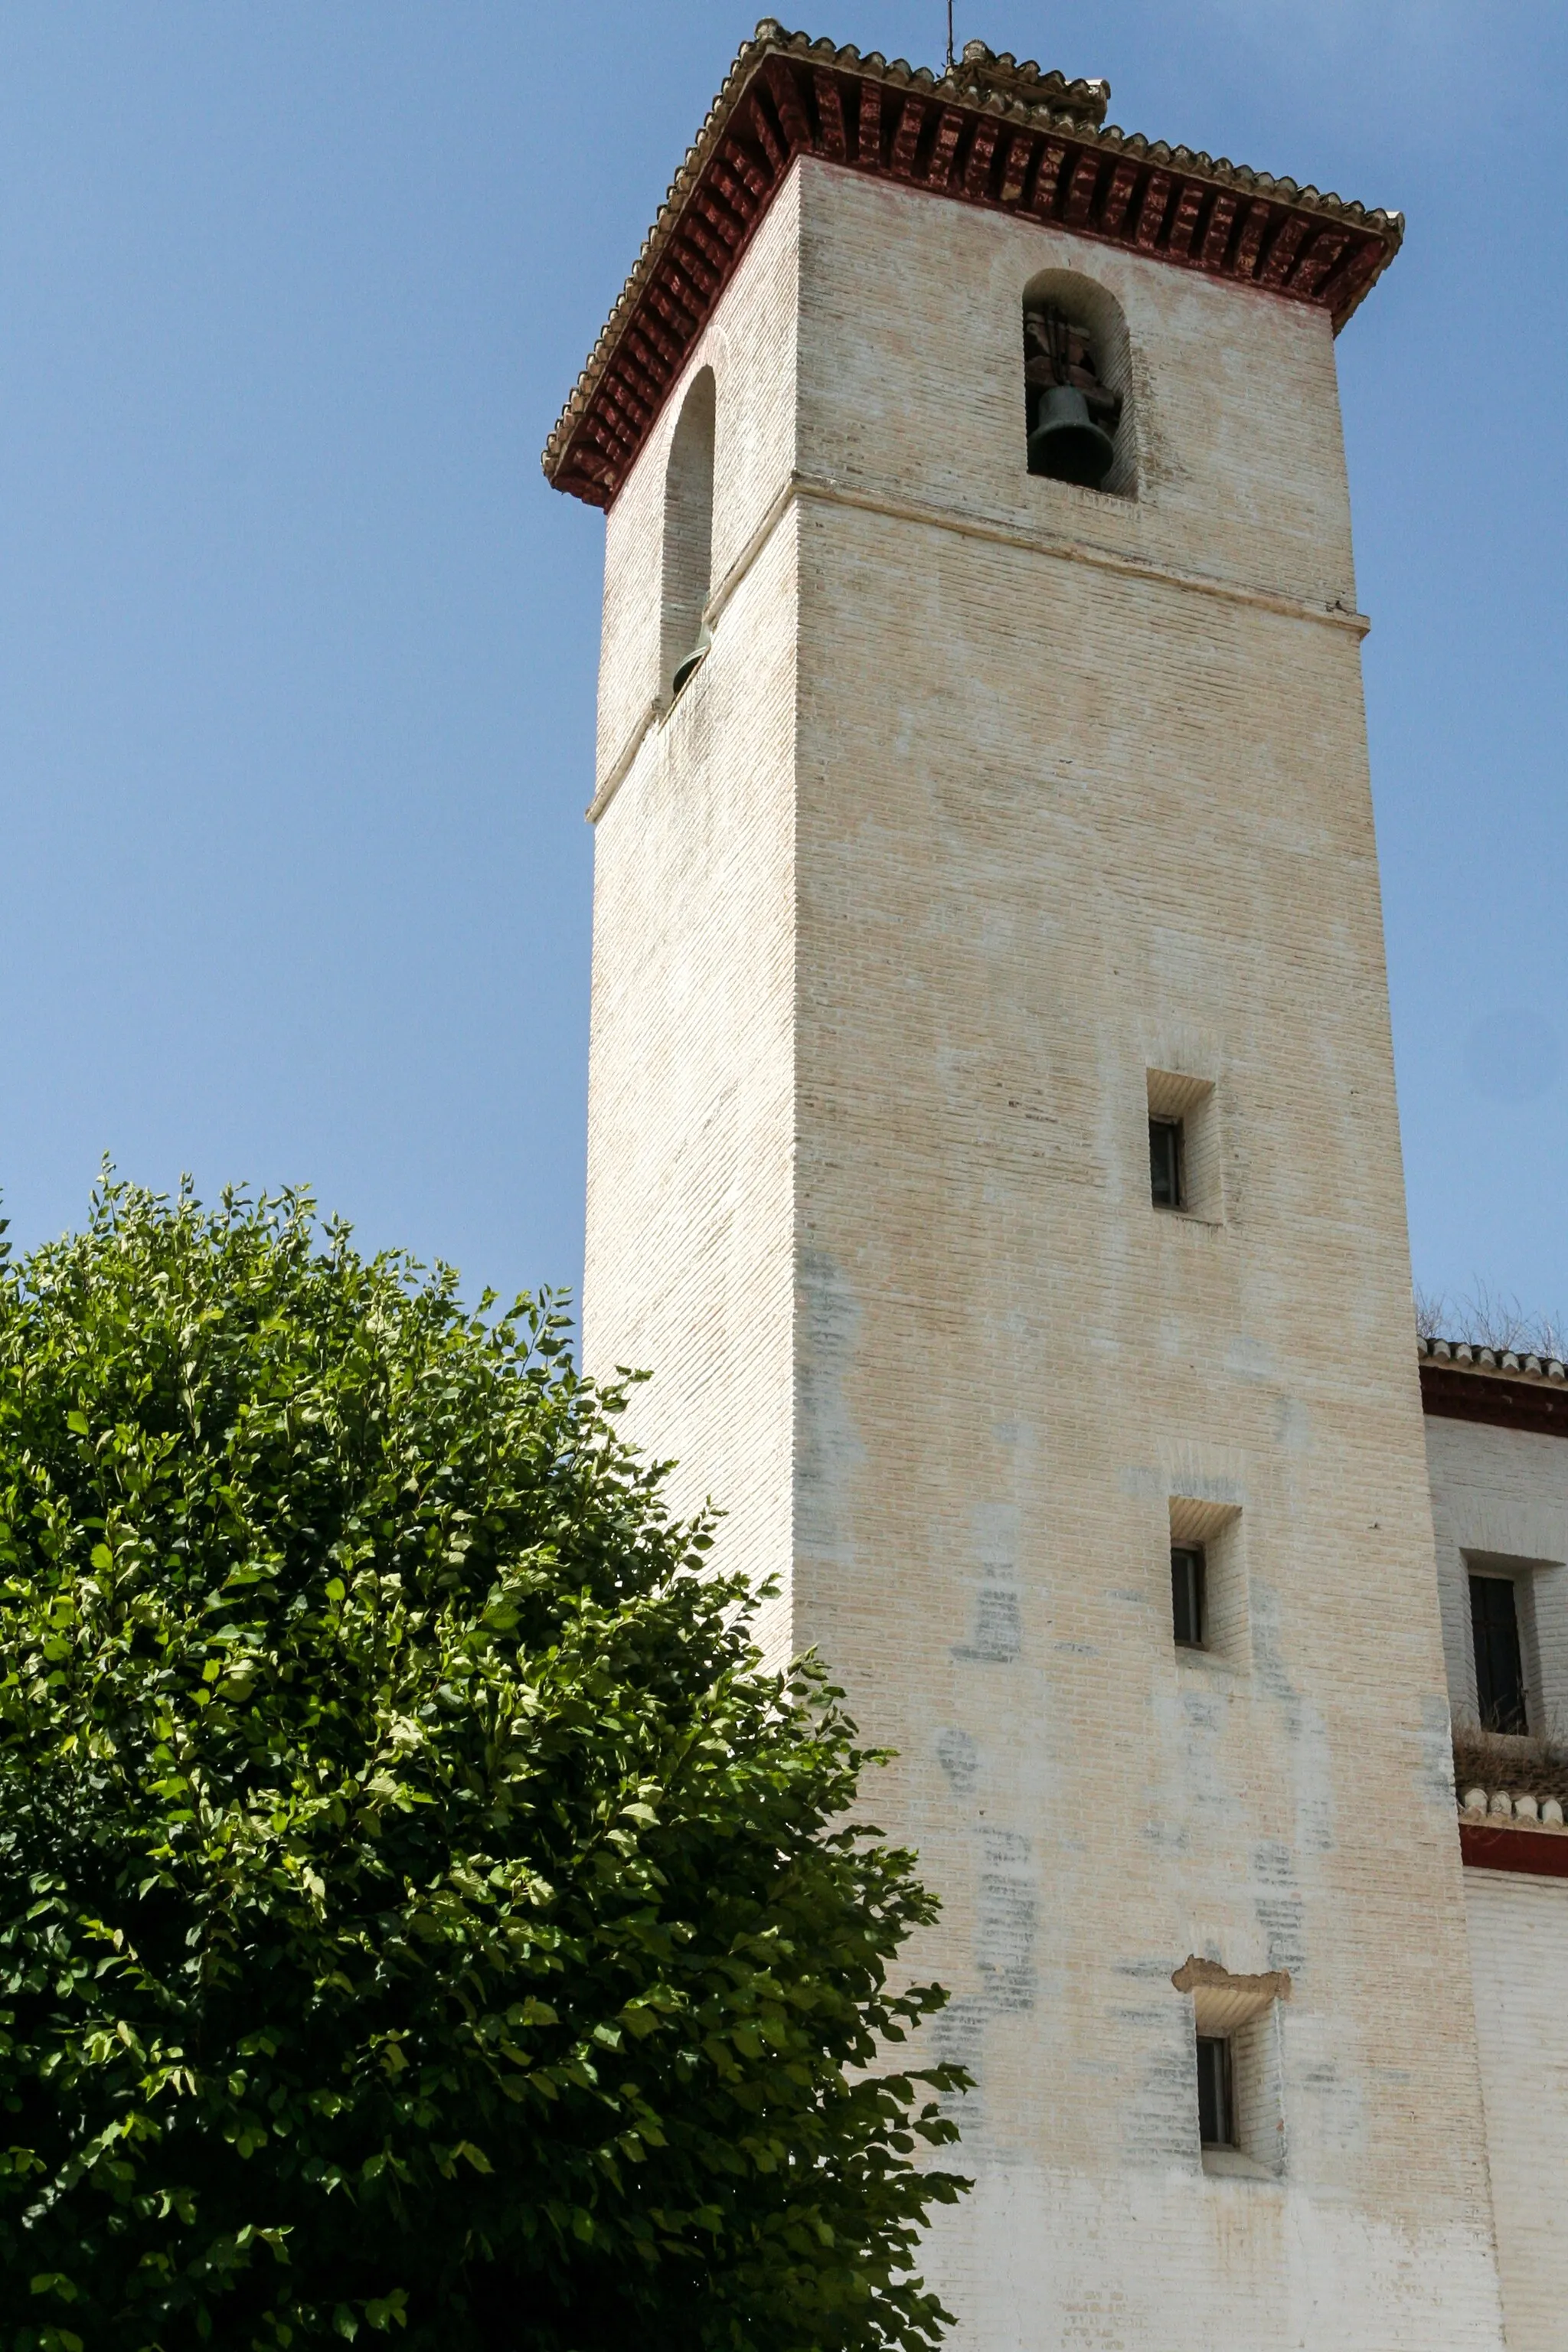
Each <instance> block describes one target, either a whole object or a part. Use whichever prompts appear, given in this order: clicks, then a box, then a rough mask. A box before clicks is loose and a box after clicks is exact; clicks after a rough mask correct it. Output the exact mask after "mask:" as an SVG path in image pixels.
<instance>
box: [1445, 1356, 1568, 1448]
mask: <svg viewBox="0 0 1568 2352" xmlns="http://www.w3.org/2000/svg"><path fill="white" fill-rule="evenodd" d="M1415 1352H1416V1354H1417V1356H1418V1357H1419V1358H1420V1362H1421V1402H1422V1404H1423V1405H1424V1406H1425V1408H1426V1411H1427V1412H1430V1413H1436V1414H1438V1415H1440V1416H1442V1417H1444V1418H1446V1419H1447V1420H1450V1421H1486V1422H1491V1423H1494V1424H1495V1425H1496V1426H1498V1427H1500V1428H1503V1429H1528V1430H1533V1431H1535V1432H1536V1433H1543V1434H1545V1435H1547V1436H1549V1437H1568V1367H1565V1366H1564V1365H1563V1362H1562V1361H1561V1360H1559V1358H1557V1357H1556V1356H1535V1355H1531V1354H1530V1353H1528V1352H1527V1351H1525V1352H1521V1351H1516V1350H1515V1349H1512V1348H1482V1347H1478V1346H1476V1345H1475V1344H1473V1343H1472V1342H1471V1341H1469V1340H1467V1339H1426V1338H1423V1339H1417V1340H1416V1342H1415Z"/></svg>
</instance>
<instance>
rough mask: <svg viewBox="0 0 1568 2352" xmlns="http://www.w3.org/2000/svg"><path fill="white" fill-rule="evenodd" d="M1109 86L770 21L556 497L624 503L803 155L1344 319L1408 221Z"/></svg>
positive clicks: (599, 367) (559, 447) (580, 418)
mask: <svg viewBox="0 0 1568 2352" xmlns="http://www.w3.org/2000/svg"><path fill="white" fill-rule="evenodd" d="M1109 100H1110V86H1109V84H1107V83H1105V82H1103V81H1071V82H1069V81H1067V80H1066V79H1064V78H1063V77H1062V75H1060V74H1059V73H1042V72H1041V70H1040V68H1039V67H1038V66H1037V65H1032V64H1023V65H1020V64H1019V63H1018V62H1017V61H1016V59H1015V58H1012V57H1011V56H1008V55H1006V54H1003V55H1000V56H998V55H996V54H994V52H993V51H992V50H990V49H988V48H987V47H985V45H984V42H983V41H970V42H968V43H966V44H965V47H964V51H963V57H962V58H961V59H960V60H959V61H958V62H957V64H956V65H954V66H952V67H951V68H949V69H948V70H947V71H946V72H945V73H942V74H934V73H932V72H931V71H930V70H929V69H928V68H926V67H923V66H919V67H910V66H908V65H906V64H905V63H904V61H903V60H902V59H901V58H898V59H895V60H894V62H893V63H892V64H890V65H889V63H888V61H887V59H886V58H883V57H881V56H879V55H878V54H877V53H876V52H875V51H873V52H872V53H870V54H869V55H868V56H865V57H862V55H861V54H860V52H859V50H858V49H856V48H838V47H836V46H835V45H834V43H833V42H831V41H826V40H812V39H810V38H808V37H807V36H806V35H805V33H788V32H785V30H784V26H782V25H780V24H779V23H778V22H777V21H776V20H775V19H774V18H773V17H771V16H764V17H763V21H762V23H761V24H760V25H759V26H757V30H756V35H755V37H754V38H753V39H752V40H750V41H747V42H744V43H743V44H742V48H741V52H740V55H739V56H738V57H737V58H736V59H735V62H734V64H733V66H732V67H731V69H730V71H729V73H728V74H727V75H726V76H725V79H724V84H723V87H722V89H721V90H720V92H719V95H718V97H717V98H716V99H715V100H714V101H713V105H712V108H711V110H710V112H709V116H708V120H707V121H706V122H705V123H704V124H703V126H702V129H701V131H700V133H699V135H698V138H697V142H696V143H695V145H694V146H692V147H691V148H690V149H689V151H688V152H687V157H686V161H685V163H683V164H682V165H681V167H680V169H679V172H678V173H676V175H675V180H674V182H673V184H672V185H671V187H670V190H669V194H668V196H667V197H666V199H665V201H664V204H663V205H662V206H661V207H660V210H659V214H658V219H657V220H656V221H655V223H654V225H653V227H652V228H651V229H650V230H649V232H648V234H647V237H646V238H645V239H644V242H643V248H642V251H641V253H640V254H639V255H638V257H637V266H636V268H634V269H633V271H632V274H631V276H630V277H629V278H627V280H626V287H625V289H624V291H623V292H622V294H621V298H620V299H619V301H618V302H617V303H616V307H615V309H614V310H612V312H611V313H610V317H609V320H608V321H607V322H606V324H605V329H604V331H603V333H602V334H601V335H600V337H599V340H598V341H597V343H596V344H595V347H594V351H593V354H592V356H591V358H590V359H589V361H588V364H587V366H586V367H585V368H584V370H583V373H582V374H581V375H580V376H579V377H578V379H577V383H576V385H575V387H574V390H573V393H572V396H571V398H570V400H568V402H567V403H566V405H565V407H564V408H563V411H562V413H561V416H560V420H559V422H558V423H557V425H556V426H555V430H554V431H553V432H552V435H551V436H550V438H549V440H548V442H547V443H546V444H545V447H544V456H543V465H544V471H545V474H546V476H547V477H548V478H549V479H550V480H551V481H552V483H553V484H554V485H555V487H556V488H557V489H561V490H569V491H570V492H571V493H572V494H573V496H574V497H575V498H580V499H586V500H587V502H588V504H589V505H591V506H597V507H608V506H610V505H612V504H613V503H614V501H615V498H616V492H617V491H618V490H619V488H620V487H621V485H622V483H623V482H624V481H625V480H626V475H627V474H628V472H629V471H630V469H631V467H632V465H633V464H634V463H635V461H636V458H637V453H638V451H639V449H640V448H641V447H642V445H643V442H644V440H645V438H646V437H647V433H648V430H649V427H650V426H651V425H652V424H653V421H654V419H655V417H656V416H657V415H658V411H659V409H660V407H661V406H662V404H663V402H664V399H665V396H666V394H668V391H669V389H670V386H671V385H672V384H673V383H674V382H675V380H676V378H677V376H678V375H679V373H680V370H681V367H682V365H683V364H684V362H685V360H686V358H687V355H688V354H689V352H690V350H691V348H692V346H693V345H694V343H695V342H696V341H697V339H698V337H699V336H700V334H701V332H702V330H703V328H704V327H705V326H706V324H707V322H708V320H709V318H710V316H711V313H712V310H713V308H714V305H715V304H716V303H717V301H718V299H719V297H720V295H721V293H722V292H723V290H724V288H725V286H726V285H727V284H728V282H729V280H730V278H731V277H732V276H733V274H734V271H735V268H736V266H737V264H738V263H739V261H740V259H741V257H742V254H743V253H744V252H745V250H746V247H747V245H748V244H749V242H750V240H751V237H752V234H753V232H754V231H755V229H756V226H757V224H758V222H759V221H760V220H761V219H762V217H763V214H764V213H765V212H766V210H767V207H768V205H769V203H770V202H771V200H772V198H773V194H775V192H776V191H777V189H778V188H779V187H780V186H781V185H782V184H783V182H784V177H785V175H786V173H788V171H789V168H790V165H791V163H793V162H794V160H795V157H796V156H797V155H817V156H821V157H823V158H824V159H825V160H826V162H828V163H837V164H841V165H843V166H844V167H845V168H846V169H847V170H850V171H857V172H866V173H877V174H879V175H880V176H882V177H884V178H887V179H891V180H896V181H899V182H900V183H902V184H904V185H906V186H909V187H911V188H918V189H921V190H923V191H925V192H926V193H928V194H933V195H939V196H945V197H948V198H951V199H953V200H955V201H957V202H959V203H962V204H968V205H980V206H983V207H984V208H986V209H989V210H992V211H999V212H1011V213H1016V214H1017V215H1020V217H1022V218H1024V219H1027V220H1035V221H1053V222H1058V223H1060V224H1061V225H1062V226H1066V227H1068V228H1071V229H1073V230H1075V231H1077V232H1078V233H1079V234H1080V235H1082V236H1092V237H1100V238H1103V239H1105V240H1106V242H1108V243H1110V244H1112V245H1121V246H1124V247H1130V248H1131V249H1132V250H1133V251H1135V252H1139V253H1145V254H1150V255H1152V256H1155V257H1158V258H1159V259H1161V260H1163V261H1168V262H1171V263H1173V264H1174V265H1175V266H1176V267H1177V268H1183V269H1197V270H1203V271H1205V272H1207V273H1208V274H1209V275H1210V276H1212V277H1215V278H1231V279H1234V280H1237V282H1240V283H1245V284H1247V285H1253V286H1258V287H1260V288H1263V289H1267V290H1268V292H1269V293H1272V294H1276V295H1282V296H1284V297H1286V298H1287V299H1290V300H1293V301H1298V302H1310V303H1315V304H1317V305H1318V306H1319V307H1320V308H1321V309H1323V310H1328V311H1329V312H1330V314H1331V317H1332V320H1333V323H1334V327H1335V330H1336V331H1338V329H1339V328H1341V327H1342V325H1343V324H1344V322H1345V320H1347V319H1348V318H1349V317H1350V315H1351V312H1352V310H1354V309H1355V307H1356V305H1357V304H1358V303H1359V302H1360V301H1361V300H1362V299H1363V297H1364V296H1365V295H1366V293H1367V291H1368V290H1369V289H1370V288H1371V287H1372V285H1373V282H1374V280H1375V279H1376V278H1378V277H1379V275H1380V274H1381V273H1382V271H1383V270H1384V269H1385V268H1387V266H1388V264H1389V262H1390V261H1392V259H1393V258H1394V254H1395V253H1396V252H1397V251H1398V249H1399V244H1400V240H1401V238H1402V236H1404V233H1405V223H1404V219H1403V217H1402V215H1400V214H1398V213H1388V212H1384V211H1381V210H1373V211H1370V212H1369V211H1368V210H1367V208H1366V207H1365V206H1364V205H1358V204H1346V203H1344V202H1343V201H1342V199H1341V198H1340V197H1338V196H1334V195H1322V194H1320V193H1319V191H1318V190H1317V189H1316V188H1312V187H1305V188H1303V187H1298V185H1297V184H1296V182H1295V181H1294V180H1276V179H1273V178H1271V177H1270V176H1269V174H1268V173H1267V172H1253V171H1248V170H1247V168H1246V166H1245V165H1243V164H1239V163H1228V162H1227V161H1226V159H1225V158H1224V157H1223V156H1221V157H1217V158H1216V157H1215V156H1212V155H1205V154H1202V153H1194V152H1193V151H1192V150H1190V149H1188V148H1186V147H1170V146H1167V145H1166V143H1165V142H1164V141H1163V140H1149V139H1145V138H1143V137H1142V134H1141V133H1138V132H1128V131H1118V130H1116V129H1115V128H1113V127H1112V126H1110V125H1108V124H1107V123H1106V121H1105V110H1106V106H1107V104H1108V102H1109Z"/></svg>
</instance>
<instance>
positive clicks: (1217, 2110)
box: [1198, 2033, 1236, 2147]
mask: <svg viewBox="0 0 1568 2352" xmlns="http://www.w3.org/2000/svg"><path fill="white" fill-rule="evenodd" d="M1198 2137H1199V2139H1200V2140H1201V2141H1202V2142H1203V2145H1204V2146H1205V2147H1235V2146H1236V2113H1235V2102H1234V2100H1233V2098H1232V2095H1231V2081H1230V2044H1229V2042H1226V2041H1223V2040H1222V2039H1221V2038H1220V2037H1219V2036H1218V2035H1216V2034H1208V2033H1200V2034H1199V2036H1198Z"/></svg>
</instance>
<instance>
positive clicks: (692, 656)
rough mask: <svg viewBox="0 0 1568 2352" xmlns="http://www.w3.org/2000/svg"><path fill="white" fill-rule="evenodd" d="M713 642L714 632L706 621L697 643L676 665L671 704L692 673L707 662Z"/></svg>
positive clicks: (670, 689) (698, 635) (671, 681)
mask: <svg viewBox="0 0 1568 2352" xmlns="http://www.w3.org/2000/svg"><path fill="white" fill-rule="evenodd" d="M712 642H713V635H712V631H711V630H710V628H709V626H708V624H707V622H706V621H704V622H703V624H702V625H701V627H700V629H699V630H698V632H697V643H696V644H695V645H694V646H692V648H691V651H690V652H689V654H687V655H685V656H683V657H682V659H681V660H679V661H678V662H677V663H676V665H675V676H674V677H672V678H671V679H670V681H669V698H670V700H671V702H673V701H674V700H675V698H676V696H677V695H678V694H679V692H680V689H681V688H682V687H683V686H684V685H685V684H686V681H687V679H688V678H689V677H690V676H691V673H692V671H693V670H694V669H699V668H700V667H701V666H702V664H703V663H704V662H705V661H706V660H707V658H708V648H709V646H710V645H711V644H712Z"/></svg>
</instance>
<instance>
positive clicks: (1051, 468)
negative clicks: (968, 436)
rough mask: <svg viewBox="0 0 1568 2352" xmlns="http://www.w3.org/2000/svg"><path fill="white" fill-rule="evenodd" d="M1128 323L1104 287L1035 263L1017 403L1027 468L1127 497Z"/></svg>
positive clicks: (1131, 484)
mask: <svg viewBox="0 0 1568 2352" xmlns="http://www.w3.org/2000/svg"><path fill="white" fill-rule="evenodd" d="M1130 373H1131V369H1130V363H1129V354H1128V347H1127V330H1126V326H1125V324H1124V322H1123V320H1122V317H1121V310H1120V309H1119V307H1118V305H1117V304H1116V302H1115V301H1114V300H1113V299H1112V298H1111V297H1110V295H1109V294H1107V293H1106V291H1105V289H1104V288H1103V287H1100V286H1096V285H1095V284H1094V283H1093V282H1092V280H1091V279H1089V278H1079V277H1077V276H1075V274H1074V273H1073V272H1072V271H1070V270H1065V269H1047V270H1042V271H1041V273H1040V275H1039V276H1038V277H1037V278H1031V279H1030V281H1029V283H1028V285H1027V286H1026V289H1025V290H1024V405H1025V431H1026V436H1027V441H1026V447H1027V452H1028V467H1029V471H1030V473H1031V474H1043V475H1045V476H1047V478H1049V479H1051V480H1053V481H1058V482H1076V483H1078V484H1079V487H1080V488H1084V489H1089V490H1108V491H1110V492H1111V493H1112V494H1113V495H1120V496H1121V497H1123V498H1128V497H1131V495H1132V494H1133V491H1134V488H1135V480H1134V467H1133V453H1132V432H1131V419H1130V417H1129V415H1128V414H1127V410H1128V397H1127V395H1128V389H1129V377H1130Z"/></svg>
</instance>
